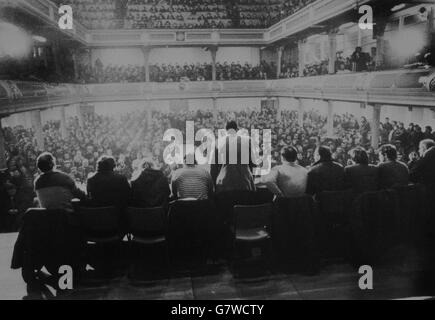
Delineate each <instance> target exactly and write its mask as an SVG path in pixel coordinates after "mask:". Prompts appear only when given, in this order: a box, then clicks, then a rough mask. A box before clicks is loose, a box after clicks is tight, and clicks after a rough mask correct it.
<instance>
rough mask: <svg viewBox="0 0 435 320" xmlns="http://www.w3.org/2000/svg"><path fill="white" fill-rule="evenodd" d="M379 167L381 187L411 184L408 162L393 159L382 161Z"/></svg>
mask: <svg viewBox="0 0 435 320" xmlns="http://www.w3.org/2000/svg"><path fill="white" fill-rule="evenodd" d="M378 168H379V187H380V188H381V189H388V188H391V187H393V186H403V185H405V186H406V185H408V184H409V170H408V166H407V165H406V164H404V163H402V162H399V161H391V162H385V163H380V164H379V165H378Z"/></svg>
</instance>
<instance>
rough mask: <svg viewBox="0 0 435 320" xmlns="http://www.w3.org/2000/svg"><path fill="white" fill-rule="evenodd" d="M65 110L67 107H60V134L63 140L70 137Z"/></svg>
mask: <svg viewBox="0 0 435 320" xmlns="http://www.w3.org/2000/svg"><path fill="white" fill-rule="evenodd" d="M65 108H66V107H60V133H61V136H62V139H66V138H67V136H68V130H67V125H66V115H65V113H66V112H65Z"/></svg>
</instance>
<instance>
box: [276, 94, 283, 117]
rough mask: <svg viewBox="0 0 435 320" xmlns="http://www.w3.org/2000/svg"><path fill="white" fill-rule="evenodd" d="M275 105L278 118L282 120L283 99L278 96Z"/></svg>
mask: <svg viewBox="0 0 435 320" xmlns="http://www.w3.org/2000/svg"><path fill="white" fill-rule="evenodd" d="M275 107H276V120H277V121H281V120H282V114H281V113H282V108H281V101H280V99H279V97H276V100H275Z"/></svg>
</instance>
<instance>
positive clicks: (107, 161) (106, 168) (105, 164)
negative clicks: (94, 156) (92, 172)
mask: <svg viewBox="0 0 435 320" xmlns="http://www.w3.org/2000/svg"><path fill="white" fill-rule="evenodd" d="M115 168H116V162H115V159H114V158H113V157H110V156H101V157H100V159H98V162H97V171H98V172H112V171H113V170H114V169H115Z"/></svg>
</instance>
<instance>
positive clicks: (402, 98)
mask: <svg viewBox="0 0 435 320" xmlns="http://www.w3.org/2000/svg"><path fill="white" fill-rule="evenodd" d="M237 97H238V98H243V97H288V98H302V99H320V100H334V101H348V102H354V103H355V102H356V103H369V104H387V105H398V106H413V107H435V69H430V70H395V71H384V72H371V73H349V74H337V75H330V76H329V75H328V76H317V77H309V78H294V79H283V80H251V81H243V80H240V81H214V82H213V81H210V82H208V81H205V82H181V83H180V82H178V83H152V82H151V83H107V84H89V85H74V84H58V85H52V84H45V83H31V82H14V81H0V117H5V116H8V115H10V114H13V113H18V112H25V111H29V110H36V109H47V108H51V107H57V106H63V105H69V104H76V103H93V102H106V101H153V100H171V99H204V98H210V99H215V98H237Z"/></svg>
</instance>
